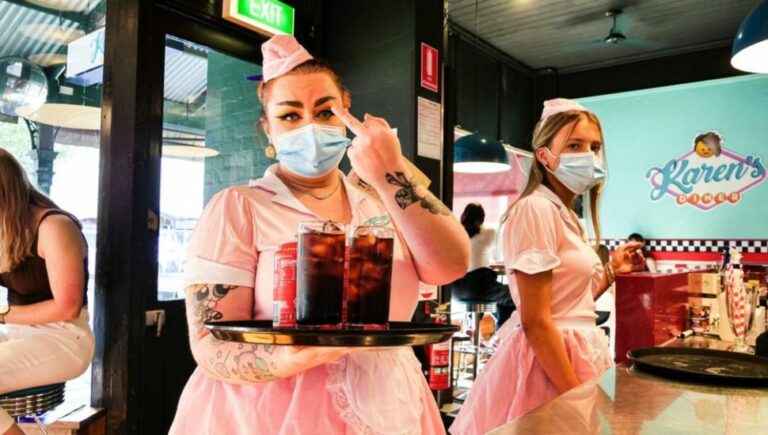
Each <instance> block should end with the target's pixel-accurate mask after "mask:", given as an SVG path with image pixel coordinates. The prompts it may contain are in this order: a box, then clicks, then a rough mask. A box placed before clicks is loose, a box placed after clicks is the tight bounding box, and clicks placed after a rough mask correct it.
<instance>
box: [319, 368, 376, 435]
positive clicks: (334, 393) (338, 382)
mask: <svg viewBox="0 0 768 435" xmlns="http://www.w3.org/2000/svg"><path fill="white" fill-rule="evenodd" d="M325 371H326V372H327V373H328V378H327V379H326V381H325V388H326V389H327V390H328V392H329V393H331V403H333V409H335V410H336V412H338V413H339V417H340V418H341V419H342V420H343V421H344V423H346V424H347V426H349V427H350V428H352V430H354V431H355V433H356V434H359V435H376V432H375V431H374V430H373V429H371V428H370V427H368V425H366V424H365V423H363V420H362V419H361V418H360V417H359V416H358V415H357V414H355V411H353V410H352V407H351V406H350V405H349V398H348V397H347V393H345V392H344V383H345V382H346V374H347V357H346V356H345V357H343V358H339V359H338V360H336V361H334V362H331V363H328V364H326V365H325Z"/></svg>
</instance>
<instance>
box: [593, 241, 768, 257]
mask: <svg viewBox="0 0 768 435" xmlns="http://www.w3.org/2000/svg"><path fill="white" fill-rule="evenodd" d="M623 243H626V239H606V240H603V244H604V245H606V246H607V247H608V249H610V250H614V249H616V248H617V247H618V246H619V245H621V244H623ZM646 244H647V245H648V250H650V251H656V252H722V251H723V250H724V249H725V248H726V247H729V246H733V247H735V248H737V249H738V250H739V251H741V252H742V253H746V252H749V253H761V254H768V239H749V240H725V239H651V240H646Z"/></svg>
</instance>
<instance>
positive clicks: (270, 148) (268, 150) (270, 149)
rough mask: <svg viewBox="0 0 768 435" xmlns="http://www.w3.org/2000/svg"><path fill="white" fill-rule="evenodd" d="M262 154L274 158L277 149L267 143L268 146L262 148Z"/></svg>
mask: <svg viewBox="0 0 768 435" xmlns="http://www.w3.org/2000/svg"><path fill="white" fill-rule="evenodd" d="M264 155H266V156H267V157H269V158H270V159H274V158H275V156H276V155H277V150H275V147H273V146H272V145H269V146H268V147H266V148H264Z"/></svg>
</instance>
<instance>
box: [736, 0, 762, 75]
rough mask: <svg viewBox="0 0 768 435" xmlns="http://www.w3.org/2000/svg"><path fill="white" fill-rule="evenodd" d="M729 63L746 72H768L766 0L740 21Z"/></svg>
mask: <svg viewBox="0 0 768 435" xmlns="http://www.w3.org/2000/svg"><path fill="white" fill-rule="evenodd" d="M731 65H733V67H734V68H736V69H739V70H742V71H746V72H752V73H768V0H764V1H763V2H762V3H760V4H759V5H757V7H756V8H755V9H753V10H752V12H750V13H749V15H747V18H745V19H744V21H743V22H742V23H741V27H739V31H738V33H737V34H736V39H734V40H733V50H732V51H731Z"/></svg>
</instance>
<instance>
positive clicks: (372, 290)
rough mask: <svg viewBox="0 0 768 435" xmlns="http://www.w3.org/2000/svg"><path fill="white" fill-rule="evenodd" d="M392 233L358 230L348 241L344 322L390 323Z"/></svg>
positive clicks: (379, 228) (367, 229)
mask: <svg viewBox="0 0 768 435" xmlns="http://www.w3.org/2000/svg"><path fill="white" fill-rule="evenodd" d="M393 250H394V234H393V231H392V230H391V229H389V228H386V227H358V228H357V229H356V230H355V231H354V232H353V236H352V238H351V240H350V248H349V277H348V279H349V283H348V284H349V285H348V289H347V321H348V322H349V323H351V324H377V325H384V324H386V323H387V322H388V321H389V300H390V293H391V291H390V288H391V281H392V255H393Z"/></svg>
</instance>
